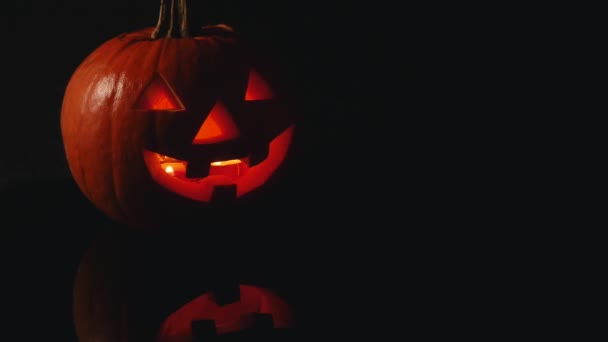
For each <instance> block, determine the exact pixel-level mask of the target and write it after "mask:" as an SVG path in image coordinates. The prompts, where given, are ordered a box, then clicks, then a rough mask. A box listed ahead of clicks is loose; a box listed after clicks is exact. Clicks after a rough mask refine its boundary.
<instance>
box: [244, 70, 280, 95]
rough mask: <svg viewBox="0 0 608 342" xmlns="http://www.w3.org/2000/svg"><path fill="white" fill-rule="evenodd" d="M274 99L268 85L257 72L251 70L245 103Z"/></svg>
mask: <svg viewBox="0 0 608 342" xmlns="http://www.w3.org/2000/svg"><path fill="white" fill-rule="evenodd" d="M272 97H273V93H272V90H271V89H270V87H269V86H268V83H266V82H265V81H264V79H263V78H262V76H260V74H258V73H257V72H256V71H255V70H253V69H252V70H250V71H249V81H248V83H247V91H246V92H245V101H256V100H269V99H271V98H272Z"/></svg>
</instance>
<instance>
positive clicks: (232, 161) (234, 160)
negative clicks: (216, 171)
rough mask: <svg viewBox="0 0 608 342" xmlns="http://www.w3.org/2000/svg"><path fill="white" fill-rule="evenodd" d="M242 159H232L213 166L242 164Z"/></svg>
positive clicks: (217, 162) (214, 163)
mask: <svg viewBox="0 0 608 342" xmlns="http://www.w3.org/2000/svg"><path fill="white" fill-rule="evenodd" d="M240 162H241V160H240V159H230V160H222V161H216V162H213V163H211V165H213V166H226V165H233V164H238V163H240Z"/></svg>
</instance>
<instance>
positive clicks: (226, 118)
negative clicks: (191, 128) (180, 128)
mask: <svg viewBox="0 0 608 342" xmlns="http://www.w3.org/2000/svg"><path fill="white" fill-rule="evenodd" d="M238 137H239V129H238V128H237V127H236V124H235V123H234V121H232V119H231V118H230V114H229V113H228V110H227V109H226V107H225V106H224V104H223V103H222V102H221V101H217V103H216V104H215V106H213V108H212V109H211V112H210V113H209V116H207V118H206V119H205V122H203V124H202V126H201V128H199V130H198V133H196V136H195V137H194V140H193V141H192V143H193V144H210V143H217V142H221V141H226V140H230V139H235V138H238Z"/></svg>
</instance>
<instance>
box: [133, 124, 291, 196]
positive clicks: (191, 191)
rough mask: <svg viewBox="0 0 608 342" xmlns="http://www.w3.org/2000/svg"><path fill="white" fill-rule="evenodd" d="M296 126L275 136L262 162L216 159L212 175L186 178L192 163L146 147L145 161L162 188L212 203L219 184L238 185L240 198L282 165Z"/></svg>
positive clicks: (212, 166)
mask: <svg viewBox="0 0 608 342" xmlns="http://www.w3.org/2000/svg"><path fill="white" fill-rule="evenodd" d="M293 131H294V126H293V125H292V126H290V127H289V128H288V129H286V130H285V131H283V133H281V134H279V135H278V136H277V137H276V138H274V139H273V140H272V141H271V142H270V144H269V148H268V156H267V157H266V159H264V160H263V161H262V162H260V163H259V164H256V165H254V166H250V165H249V157H245V158H242V159H231V160H222V161H215V162H212V163H211V165H210V169H209V175H208V176H207V177H203V178H186V168H187V166H188V162H187V161H184V160H178V159H174V158H170V157H167V156H163V155H160V154H158V153H155V152H152V151H148V150H144V151H143V154H144V161H145V163H146V166H147V167H148V170H149V172H150V175H151V176H152V178H153V179H154V180H155V181H156V182H157V183H158V184H160V185H161V186H162V187H164V188H166V189H168V190H171V191H172V192H174V193H176V194H179V195H181V196H184V197H186V198H189V199H192V200H195V201H202V202H209V201H210V200H211V197H212V195H213V190H214V188H215V187H216V186H223V185H236V197H240V196H242V195H244V194H246V193H248V192H250V191H252V190H254V189H256V188H258V187H260V186H261V185H262V184H264V183H265V182H266V181H267V180H268V179H269V178H270V177H271V176H272V174H273V173H274V172H275V170H276V169H277V168H278V167H279V166H280V165H281V163H282V162H283V160H284V159H285V157H286V155H287V151H288V149H289V145H290V143H291V139H292V136H293Z"/></svg>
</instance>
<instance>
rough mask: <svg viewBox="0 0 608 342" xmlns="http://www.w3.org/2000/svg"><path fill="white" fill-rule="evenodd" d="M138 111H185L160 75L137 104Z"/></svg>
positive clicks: (147, 87) (142, 94) (143, 93)
mask: <svg viewBox="0 0 608 342" xmlns="http://www.w3.org/2000/svg"><path fill="white" fill-rule="evenodd" d="M135 109H137V110H167V111H179V110H184V106H183V105H182V103H181V101H180V100H179V98H178V97H177V95H175V92H174V91H173V89H171V87H170V86H169V84H167V82H166V81H165V79H164V78H162V77H161V76H160V75H157V76H156V77H154V78H153V79H152V81H151V82H150V84H148V85H147V86H146V88H144V91H143V92H142V93H141V95H140V96H139V99H138V100H137V102H136V103H135Z"/></svg>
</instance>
